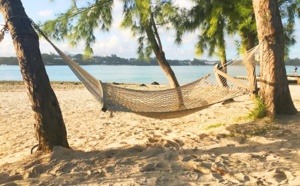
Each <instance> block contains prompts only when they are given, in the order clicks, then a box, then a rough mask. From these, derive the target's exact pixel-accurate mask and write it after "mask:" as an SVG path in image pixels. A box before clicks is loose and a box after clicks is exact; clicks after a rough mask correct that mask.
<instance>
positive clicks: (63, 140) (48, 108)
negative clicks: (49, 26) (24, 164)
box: [0, 0, 69, 152]
mask: <svg viewBox="0 0 300 186" xmlns="http://www.w3.org/2000/svg"><path fill="white" fill-rule="evenodd" d="M0 11H1V13H2V15H3V17H4V20H5V21H6V23H7V26H8V30H9V32H10V34H11V37H12V39H13V43H14V47H15V50H16V54H17V58H18V62H19V66H20V69H21V73H22V77H23V80H24V83H25V86H26V88H27V95H28V97H29V99H30V101H31V105H32V110H33V111H34V118H35V124H34V128H35V132H36V137H37V139H38V142H39V146H38V149H39V150H42V151H43V152H50V151H51V150H52V148H53V146H56V145H57V146H63V147H67V148H69V144H68V141H67V132H66V128H65V124H64V121H63V117H62V114H61V110H60V107H59V103H58V101H57V98H56V96H55V94H54V91H53V89H52V88H51V85H50V82H49V78H48V76H47V74H46V70H45V66H44V63H43V61H42V57H41V52H40V49H39V42H38V35H37V34H36V32H35V31H34V30H33V28H32V26H31V22H30V20H29V18H28V16H27V15H26V13H25V10H24V8H23V5H22V3H21V1H20V0H0Z"/></svg>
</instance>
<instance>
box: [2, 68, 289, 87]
mask: <svg viewBox="0 0 300 186" xmlns="http://www.w3.org/2000/svg"><path fill="white" fill-rule="evenodd" d="M82 67H83V68H84V69H85V70H87V71H88V72H89V73H91V74H92V75H93V76H94V77H96V78H97V79H99V80H101V81H102V82H118V83H144V84H150V83H152V82H154V81H156V82H158V83H160V84H168V80H167V78H166V76H165V74H164V72H163V71H162V69H161V68H160V67H159V66H112V65H89V66H82ZM172 69H173V70H174V72H175V75H176V77H177V79H178V81H179V83H180V84H186V83H189V82H192V81H195V80H197V79H199V78H201V77H203V76H205V75H207V74H209V73H212V72H213V66H172ZM286 69H287V73H288V74H292V73H293V69H294V67H293V66H286ZM46 71H47V74H48V76H49V79H50V81H71V82H78V81H79V80H78V79H77V77H76V76H75V75H74V74H73V72H72V71H71V70H70V69H69V67H68V66H46ZM229 71H232V72H236V73H234V74H231V75H245V74H246V72H245V68H244V67H242V66H232V68H230V69H229ZM21 80H22V76H21V72H20V67H19V66H10V65H0V81H21Z"/></svg>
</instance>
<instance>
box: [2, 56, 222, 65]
mask: <svg viewBox="0 0 300 186" xmlns="http://www.w3.org/2000/svg"><path fill="white" fill-rule="evenodd" d="M70 57H71V58H72V59H73V60H74V61H76V62H77V63H78V64H80V65H139V66H147V65H148V66H157V65H158V63H157V61H156V58H150V59H149V60H148V61H146V60H143V59H136V58H129V59H126V58H121V57H118V56H117V55H115V54H112V55H111V56H93V57H92V58H89V59H84V56H83V55H82V54H76V55H72V56H70ZM42 58H43V61H44V64H45V65H66V64H65V63H64V61H63V60H62V58H61V57H60V56H59V55H56V54H52V53H51V54H42ZM217 62H218V61H208V60H200V59H195V58H194V59H193V60H169V63H170V65H172V66H184V65H185V66H186V65H214V64H215V63H217ZM0 65H18V60H17V58H16V57H0Z"/></svg>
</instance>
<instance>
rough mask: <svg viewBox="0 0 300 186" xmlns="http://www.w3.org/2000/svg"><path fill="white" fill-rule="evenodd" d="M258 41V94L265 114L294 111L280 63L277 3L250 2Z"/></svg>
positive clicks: (281, 42) (281, 44) (281, 41)
mask: <svg viewBox="0 0 300 186" xmlns="http://www.w3.org/2000/svg"><path fill="white" fill-rule="evenodd" d="M253 8H254V13H255V18H256V26H257V32H258V39H259V42H260V54H261V62H260V77H261V80H262V82H261V84H260V95H261V96H262V98H263V99H264V101H265V104H266V107H267V115H268V116H269V117H271V118H274V117H275V116H276V114H295V113H296V112H297V110H296V108H295V106H294V104H293V101H292V98H291V94H290V90H289V86H288V81H287V76H286V70H285V64H284V35H283V26H282V22H281V17H280V14H279V9H278V4H277V0H253Z"/></svg>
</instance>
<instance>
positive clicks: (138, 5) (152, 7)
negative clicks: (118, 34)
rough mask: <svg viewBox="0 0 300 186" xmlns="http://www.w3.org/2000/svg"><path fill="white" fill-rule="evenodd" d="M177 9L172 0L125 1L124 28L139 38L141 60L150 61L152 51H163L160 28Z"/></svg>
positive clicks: (122, 24)
mask: <svg viewBox="0 0 300 186" xmlns="http://www.w3.org/2000/svg"><path fill="white" fill-rule="evenodd" d="M176 10H177V9H176V8H175V7H174V6H173V5H172V2H171V1H170V0H164V1H161V0H155V1H150V0H124V9H123V11H124V19H123V21H122V22H121V27H122V28H129V29H130V30H131V32H132V34H133V36H134V37H137V41H138V44H139V47H138V49H137V53H138V55H139V58H140V59H147V60H149V59H150V55H151V53H152V51H153V50H154V51H162V50H163V49H162V43H161V41H160V37H159V33H158V26H166V25H167V23H168V22H169V19H171V18H170V17H172V16H175V15H176V12H177V11H176Z"/></svg>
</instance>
